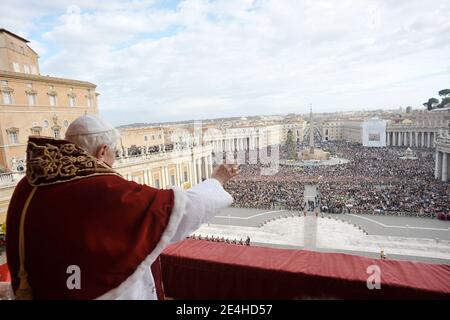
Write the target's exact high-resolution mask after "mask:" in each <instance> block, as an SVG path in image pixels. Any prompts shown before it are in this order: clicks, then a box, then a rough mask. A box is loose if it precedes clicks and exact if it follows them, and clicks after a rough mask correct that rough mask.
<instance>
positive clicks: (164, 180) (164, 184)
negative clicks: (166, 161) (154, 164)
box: [161, 166, 167, 189]
mask: <svg viewBox="0 0 450 320" xmlns="http://www.w3.org/2000/svg"><path fill="white" fill-rule="evenodd" d="M166 169H167V167H166V166H164V167H161V189H165V188H166V187H167V177H166Z"/></svg>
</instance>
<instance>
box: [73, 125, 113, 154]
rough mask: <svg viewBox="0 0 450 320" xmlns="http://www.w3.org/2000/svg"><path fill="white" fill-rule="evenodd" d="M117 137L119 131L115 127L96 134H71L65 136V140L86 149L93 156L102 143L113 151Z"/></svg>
mask: <svg viewBox="0 0 450 320" xmlns="http://www.w3.org/2000/svg"><path fill="white" fill-rule="evenodd" d="M119 138H120V133H119V131H118V130H117V129H113V130H111V131H106V132H102V133H96V134H82V135H72V136H69V137H66V140H68V141H70V142H72V143H75V144H77V145H78V146H80V147H81V148H82V149H84V150H85V151H87V153H89V154H90V155H92V156H95V154H96V152H97V150H98V148H99V147H100V146H101V145H104V144H105V145H107V146H108V148H109V149H110V150H111V151H114V150H115V149H116V146H117V142H118V140H119Z"/></svg>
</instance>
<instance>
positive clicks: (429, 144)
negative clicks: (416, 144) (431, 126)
mask: <svg viewBox="0 0 450 320" xmlns="http://www.w3.org/2000/svg"><path fill="white" fill-rule="evenodd" d="M427 147H428V148H431V132H428V145H427Z"/></svg>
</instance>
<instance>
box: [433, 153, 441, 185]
mask: <svg viewBox="0 0 450 320" xmlns="http://www.w3.org/2000/svg"><path fill="white" fill-rule="evenodd" d="M434 161H435V169H434V178H435V179H441V177H442V155H441V152H439V151H437V150H436V159H434Z"/></svg>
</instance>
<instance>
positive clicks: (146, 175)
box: [144, 169, 151, 186]
mask: <svg viewBox="0 0 450 320" xmlns="http://www.w3.org/2000/svg"><path fill="white" fill-rule="evenodd" d="M144 184H146V185H148V186H149V185H151V183H150V182H149V179H148V169H146V170H144Z"/></svg>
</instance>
